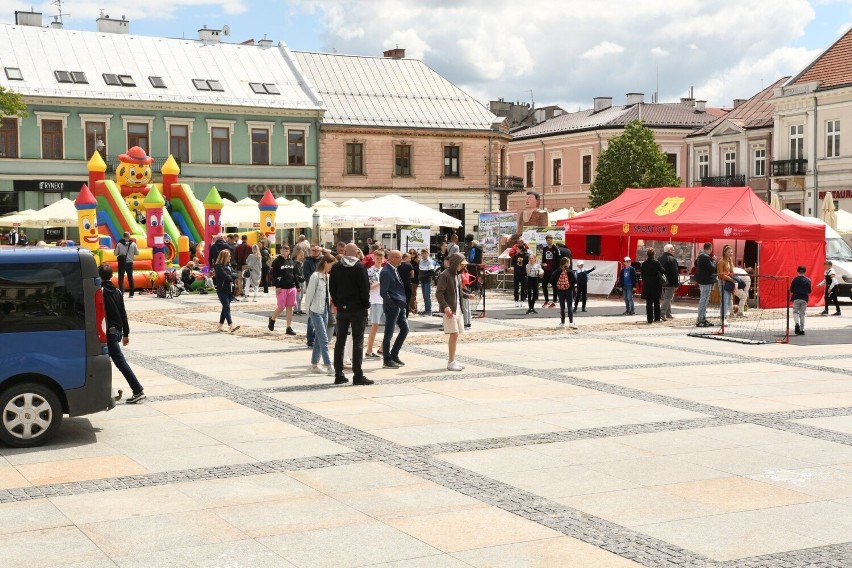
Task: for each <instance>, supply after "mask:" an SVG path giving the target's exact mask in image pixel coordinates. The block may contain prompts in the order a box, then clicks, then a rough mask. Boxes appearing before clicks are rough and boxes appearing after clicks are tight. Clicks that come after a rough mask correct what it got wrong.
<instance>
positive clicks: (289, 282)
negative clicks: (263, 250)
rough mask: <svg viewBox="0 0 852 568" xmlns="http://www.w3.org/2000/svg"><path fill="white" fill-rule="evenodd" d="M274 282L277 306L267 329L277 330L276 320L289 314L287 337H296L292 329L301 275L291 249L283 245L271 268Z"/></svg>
mask: <svg viewBox="0 0 852 568" xmlns="http://www.w3.org/2000/svg"><path fill="white" fill-rule="evenodd" d="M269 270H270V273H271V275H272V282H273V283H274V284H275V297H276V301H277V304H276V306H275V311H274V312H272V317H270V318H269V324H268V325H267V327H268V328H269V331H273V330H274V329H275V319H276V318H277V317H278V316H279V315H281V312H283V311H285V310H286V312H287V331H286V333H287V335H296V332H295V331H293V328H292V327H291V326H292V325H293V308H294V307H296V288H297V286H298V285H299V282H298V280H299V278H301V273H300V272H299V268H298V267H297V266H296V263H295V262H293V259H292V258H290V247H289V246H287V245H282V246H281V248H280V249H278V257H277V258H276V259H275V260H273V261H272V266H270V267H269Z"/></svg>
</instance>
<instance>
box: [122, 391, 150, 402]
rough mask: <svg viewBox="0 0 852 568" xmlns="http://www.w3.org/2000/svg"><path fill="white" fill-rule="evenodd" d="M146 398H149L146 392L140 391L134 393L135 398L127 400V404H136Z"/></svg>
mask: <svg viewBox="0 0 852 568" xmlns="http://www.w3.org/2000/svg"><path fill="white" fill-rule="evenodd" d="M145 398H147V397H146V396H145V391H139V392H137V393H134V394H133V396H131V397H130V398H128V399H127V404H136V403H137V402H139V401H140V400H143V399H145Z"/></svg>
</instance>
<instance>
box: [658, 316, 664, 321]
mask: <svg viewBox="0 0 852 568" xmlns="http://www.w3.org/2000/svg"><path fill="white" fill-rule="evenodd" d="M657 321H666V316H660V319H659V320H657Z"/></svg>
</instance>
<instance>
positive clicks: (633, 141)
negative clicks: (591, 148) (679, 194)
mask: <svg viewBox="0 0 852 568" xmlns="http://www.w3.org/2000/svg"><path fill="white" fill-rule="evenodd" d="M680 184H681V181H680V178H679V177H677V175H675V172H674V169H672V167H671V165H670V164H669V163H668V161H667V159H666V155H665V154H663V153H662V152H660V149H659V148H658V147H657V142H656V140H654V133H653V132H652V131H651V129H649V128H646V127H645V126H643V125H642V122H641V121H639V120H634V121H633V122H631V123H630V124H628V125H627V126H626V127H625V128H624V134H622V135H621V136H616V137H615V138H613V139H612V140H610V141H609V146H607V149H606V150H604V151H603V152H601V155H600V157H599V158H598V168H597V170H596V175H595V181H594V183H593V184H592V185H591V187H590V188H589V204H590V205H591V206H592V207H598V206H600V205H603V204H604V203H609V202H610V201H612V200H613V199H615V198H616V197H618V196H619V195H621V192H622V191H624V189H625V188H628V187H677V186H679V185H680Z"/></svg>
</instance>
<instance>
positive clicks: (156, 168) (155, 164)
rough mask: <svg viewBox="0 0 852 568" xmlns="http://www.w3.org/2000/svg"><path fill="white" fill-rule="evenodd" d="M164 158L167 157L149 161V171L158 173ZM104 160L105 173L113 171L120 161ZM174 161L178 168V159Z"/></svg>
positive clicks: (164, 160) (179, 165)
mask: <svg viewBox="0 0 852 568" xmlns="http://www.w3.org/2000/svg"><path fill="white" fill-rule="evenodd" d="M166 160H168V158H155V159H154V161H153V163H151V173H153V174H159V173H160V170H161V169H163V164H165V163H166ZM104 161H105V162H106V166H107V169H106V173H108V174H111V173H115V168H117V167H118V164H120V163H121V162H120V161H118V160H104ZM175 161H176V162H177V165H178V168H180V167H181V164H180V160H178V159H177V158H175Z"/></svg>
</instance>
